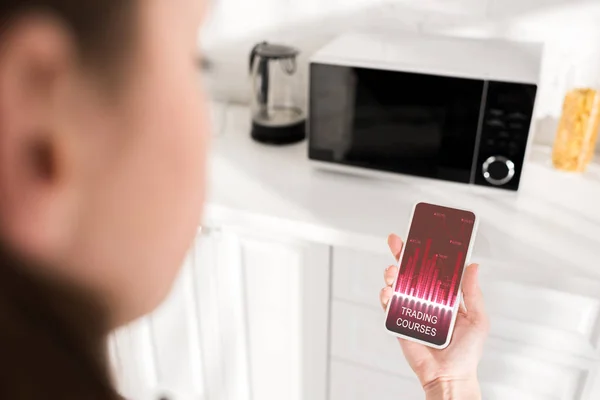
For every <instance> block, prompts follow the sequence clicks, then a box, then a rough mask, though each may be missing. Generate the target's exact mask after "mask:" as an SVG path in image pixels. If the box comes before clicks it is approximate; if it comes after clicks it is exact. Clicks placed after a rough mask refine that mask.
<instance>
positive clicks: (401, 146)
mask: <svg viewBox="0 0 600 400" xmlns="http://www.w3.org/2000/svg"><path fill="white" fill-rule="evenodd" d="M369 114H372V115H369ZM387 115H388V116H389V117H388V118H380V115H379V113H378V112H377V111H376V110H374V112H373V113H369V112H368V111H365V110H362V111H361V114H360V116H359V117H357V120H356V125H355V135H354V138H353V142H352V144H353V146H352V147H351V150H350V151H349V153H348V157H349V158H350V159H352V160H353V161H361V160H362V161H367V160H369V159H376V160H378V162H382V161H383V162H387V163H390V164H398V163H399V162H401V163H403V164H405V163H410V164H413V165H414V162H415V160H416V161H417V162H418V163H419V164H422V163H426V162H427V160H436V159H437V158H438V156H439V152H440V149H441V143H442V141H443V133H442V127H443V123H444V122H443V110H431V109H423V108H421V107H410V106H405V107H398V108H396V109H393V110H389V113H387Z"/></svg>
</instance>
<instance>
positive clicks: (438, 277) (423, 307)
mask: <svg viewBox="0 0 600 400" xmlns="http://www.w3.org/2000/svg"><path fill="white" fill-rule="evenodd" d="M474 226H475V214H473V213H472V212H470V211H463V210H457V209H453V208H447V207H442V206H437V205H433V204H427V203H419V204H417V206H416V207H415V211H414V214H413V218H412V223H411V225H410V229H409V233H408V237H407V239H406V241H405V244H404V249H403V253H402V256H401V259H400V264H399V267H400V268H399V273H398V277H397V279H396V282H395V284H394V285H395V286H394V295H393V296H392V299H391V300H390V303H389V305H388V313H387V319H386V327H387V329H388V330H390V331H391V332H393V333H396V334H398V335H401V336H405V337H408V338H412V339H417V340H419V341H422V342H425V343H426V344H431V345H433V346H436V347H443V346H446V345H448V344H449V342H450V340H449V339H450V336H451V329H452V328H453V326H454V320H455V318H456V315H455V314H456V311H457V309H458V307H457V305H458V301H459V299H460V297H459V289H460V286H461V280H462V274H463V270H464V267H465V263H466V261H467V257H468V255H469V248H470V244H471V238H472V236H473V230H474Z"/></svg>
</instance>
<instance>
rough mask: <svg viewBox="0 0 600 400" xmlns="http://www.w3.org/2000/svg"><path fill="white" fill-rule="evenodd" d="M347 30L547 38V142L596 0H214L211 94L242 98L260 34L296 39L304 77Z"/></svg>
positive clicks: (589, 39)
mask: <svg viewBox="0 0 600 400" xmlns="http://www.w3.org/2000/svg"><path fill="white" fill-rule="evenodd" d="M348 30H399V31H402V30H408V31H412V32H424V33H440V34H449V35H462V36H473V37H500V38H507V39H512V40H525V41H537V42H543V43H545V45H546V53H545V61H544V67H543V71H542V82H541V87H540V103H539V108H538V115H537V117H538V119H539V124H540V125H539V128H538V137H537V139H538V141H539V142H543V143H551V142H552V139H553V136H554V129H555V127H554V124H555V122H556V118H557V117H558V116H559V115H560V110H561V104H562V97H563V95H564V91H565V89H566V82H565V81H566V77H567V75H568V71H569V70H570V69H572V66H573V65H577V64H580V63H581V62H582V61H581V60H583V58H582V54H584V53H585V52H586V51H588V50H590V49H595V48H598V49H600V0H214V3H213V5H212V10H211V12H210V14H209V18H208V20H207V23H206V25H205V28H204V30H203V32H202V33H201V35H200V46H201V48H202V49H203V52H204V54H206V56H207V57H208V58H209V59H210V60H211V61H212V63H213V65H214V69H213V72H212V73H211V74H210V76H209V77H208V80H209V84H210V87H211V90H212V92H213V95H214V96H215V97H216V98H218V99H227V100H233V101H239V102H246V101H247V99H248V90H249V89H248V71H247V68H248V53H249V51H250V49H251V48H252V46H253V45H254V44H255V43H256V42H258V41H261V40H268V41H274V42H283V43H287V44H291V45H295V46H297V47H299V48H300V49H301V50H302V57H301V62H302V64H303V68H302V69H301V72H302V74H303V77H305V76H306V60H307V58H308V56H309V55H310V54H312V53H313V52H314V51H315V50H316V49H318V48H319V47H320V46H322V45H323V44H324V43H326V42H327V41H328V40H330V39H331V38H333V37H334V36H336V35H338V34H340V33H342V32H345V31H348ZM598 54H599V56H598V57H599V58H600V51H599V52H598ZM598 76H599V77H600V64H599V67H598Z"/></svg>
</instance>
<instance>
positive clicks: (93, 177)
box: [0, 0, 478, 400]
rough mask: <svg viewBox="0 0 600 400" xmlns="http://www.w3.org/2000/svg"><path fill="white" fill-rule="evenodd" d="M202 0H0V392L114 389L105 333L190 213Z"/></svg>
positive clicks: (177, 254) (124, 319) (185, 233)
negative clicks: (107, 356)
mask: <svg viewBox="0 0 600 400" xmlns="http://www.w3.org/2000/svg"><path fill="white" fill-rule="evenodd" d="M203 14H204V3H203V1H201V0H144V1H136V0H85V1H82V0H27V1H25V0H0V360H1V361H2V362H1V366H0V398H1V399H19V400H34V399H35V400H37V399H86V400H87V399H90V400H92V399H103V400H104V399H106V400H109V399H118V398H119V396H118V394H117V392H116V390H115V389H114V387H113V384H112V382H111V379H110V371H109V366H108V362H107V360H106V349H105V348H106V344H105V341H106V337H107V336H108V334H109V332H110V331H111V330H113V329H115V328H117V327H119V326H121V325H123V324H126V323H128V322H130V321H132V320H133V319H135V318H138V317H140V316H142V315H144V314H146V313H148V312H150V311H152V310H153V309H154V308H155V307H156V306H157V305H158V304H159V303H160V302H161V301H162V300H163V298H164V297H165V296H166V295H167V293H168V292H169V290H170V288H171V285H172V283H173V280H174V278H175V276H176V274H177V272H178V268H179V266H180V265H181V264H182V262H183V258H184V256H185V253H186V250H187V249H188V247H189V246H190V244H191V241H192V239H193V237H194V236H195V232H196V230H197V227H198V224H199V222H200V217H201V210H202V205H203V201H204V181H205V179H204V168H205V165H204V164H205V158H206V147H207V143H206V142H207V139H208V137H209V133H208V127H207V124H206V114H205V105H204V100H203V97H202V93H201V88H200V87H199V82H198V72H197V69H196V66H197V62H198V59H197V58H198V57H197V54H196V51H197V50H196V49H197V32H198V28H199V26H200V23H201V21H202V17H203ZM382 301H383V300H382ZM473 354H474V355H473V356H472V357H474V358H473V360H472V362H471V363H469V364H468V365H469V366H472V365H476V364H477V361H478V359H475V358H476V357H478V355H477V354H476V353H473ZM445 371H446V372H447V373H449V372H452V371H449V370H445ZM448 376H451V375H448ZM437 378H438V377H436V376H435V375H427V379H437ZM424 384H427V382H425V383H424ZM439 398H446V397H439ZM463 398H466V397H463ZM133 400H135V399H133Z"/></svg>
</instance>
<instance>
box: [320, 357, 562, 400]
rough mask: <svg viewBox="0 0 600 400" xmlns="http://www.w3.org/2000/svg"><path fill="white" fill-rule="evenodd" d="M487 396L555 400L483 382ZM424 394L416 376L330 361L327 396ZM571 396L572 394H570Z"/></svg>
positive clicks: (408, 399)
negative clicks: (413, 378)
mask: <svg viewBox="0 0 600 400" xmlns="http://www.w3.org/2000/svg"><path fill="white" fill-rule="evenodd" d="M481 391H482V395H483V398H484V399H486V400H507V399H510V400H558V399H561V397H558V396H556V395H548V396H545V395H536V394H534V393H528V392H527V391H524V390H518V389H514V388H510V387H506V386H501V385H491V384H485V383H483V384H482V385H481ZM424 397H425V396H424V394H423V390H422V389H421V386H420V385H419V383H418V382H417V381H416V380H409V379H405V378H403V377H400V376H396V375H394V374H387V373H383V372H379V371H375V370H372V369H368V368H362V367H360V366H356V365H352V364H347V363H344V362H341V361H332V363H331V385H330V397H329V398H330V400H373V399H377V400H398V399H401V400H417V399H418V400H421V399H423V398H424ZM572 399H573V398H572Z"/></svg>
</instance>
